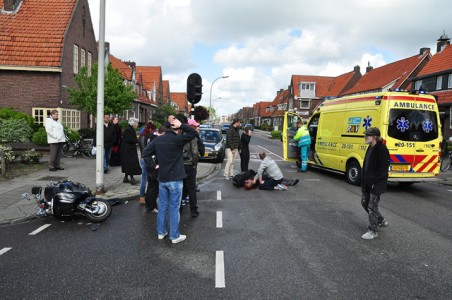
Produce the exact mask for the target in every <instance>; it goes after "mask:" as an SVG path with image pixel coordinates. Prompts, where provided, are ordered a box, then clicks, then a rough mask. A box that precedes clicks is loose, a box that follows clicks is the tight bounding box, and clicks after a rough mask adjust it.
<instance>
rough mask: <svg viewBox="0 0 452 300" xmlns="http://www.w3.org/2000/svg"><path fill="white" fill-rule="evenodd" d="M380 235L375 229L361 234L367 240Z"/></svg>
mask: <svg viewBox="0 0 452 300" xmlns="http://www.w3.org/2000/svg"><path fill="white" fill-rule="evenodd" d="M377 236H378V232H376V231H373V230H367V232H366V233H365V234H363V235H362V236H361V238H363V239H365V240H371V239H374V238H376V237H377Z"/></svg>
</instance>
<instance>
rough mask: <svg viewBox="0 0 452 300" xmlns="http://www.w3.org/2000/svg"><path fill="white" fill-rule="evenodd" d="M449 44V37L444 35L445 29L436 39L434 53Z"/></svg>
mask: <svg viewBox="0 0 452 300" xmlns="http://www.w3.org/2000/svg"><path fill="white" fill-rule="evenodd" d="M447 45H450V38H449V37H448V36H447V35H446V31H443V34H442V35H441V36H440V37H439V39H437V40H436V53H438V52H441V51H442V50H443V49H444V48H446V47H447Z"/></svg>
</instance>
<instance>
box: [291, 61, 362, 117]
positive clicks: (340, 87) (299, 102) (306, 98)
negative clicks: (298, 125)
mask: <svg viewBox="0 0 452 300" xmlns="http://www.w3.org/2000/svg"><path fill="white" fill-rule="evenodd" d="M360 78H361V71H360V67H359V66H355V67H354V69H353V71H351V72H348V73H345V74H342V75H339V76H337V77H329V76H308V75H292V78H291V80H290V85H289V95H288V97H289V99H288V104H289V105H288V108H287V109H288V110H289V111H295V112H297V113H298V114H299V115H301V116H302V117H303V119H305V120H307V119H309V117H310V116H311V114H312V112H313V110H314V109H315V108H316V107H317V106H318V105H319V104H320V103H321V102H322V101H324V100H325V99H329V98H335V97H338V96H339V95H341V94H343V93H345V92H346V91H347V90H349V89H350V88H352V87H353V86H354V85H355V84H356V82H358V81H359V80H360Z"/></svg>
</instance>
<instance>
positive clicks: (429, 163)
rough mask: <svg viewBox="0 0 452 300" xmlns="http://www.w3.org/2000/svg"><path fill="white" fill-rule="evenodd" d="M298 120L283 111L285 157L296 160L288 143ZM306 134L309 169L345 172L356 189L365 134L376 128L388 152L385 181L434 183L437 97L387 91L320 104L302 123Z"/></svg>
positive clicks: (437, 157)
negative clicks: (308, 143)
mask: <svg viewBox="0 0 452 300" xmlns="http://www.w3.org/2000/svg"><path fill="white" fill-rule="evenodd" d="M300 119H301V116H300V115H298V114H297V113H296V112H286V113H285V116H284V124H283V133H282V135H283V151H284V159H285V160H288V161H297V160H298V159H299V153H300V152H299V149H298V147H297V144H296V143H294V141H292V138H293V136H294V135H295V133H296V131H297V128H296V122H297V121H298V120H300ZM307 126H308V129H309V133H310V135H311V148H310V151H309V158H308V165H309V166H310V167H316V168H322V169H325V170H329V171H333V172H340V173H343V174H345V176H346V179H347V181H348V182H349V183H351V184H354V185H359V184H360V181H361V175H362V174H361V172H362V166H363V160H364V156H365V153H366V149H367V147H368V146H367V145H366V144H365V142H364V132H365V130H366V129H367V128H369V127H378V128H379V129H380V131H381V138H382V139H383V143H385V144H386V146H387V147H388V150H389V154H390V166H389V170H388V172H389V173H388V174H389V179H388V181H390V182H399V183H400V184H401V185H411V184H412V183H415V182H423V181H437V180H438V179H437V176H438V173H439V168H440V149H441V141H442V137H441V125H440V118H439V112H438V105H437V103H436V99H435V98H434V97H433V96H431V95H426V94H422V93H419V92H410V93H408V92H406V91H389V92H381V93H373V94H363V95H359V96H350V97H343V98H336V99H332V100H325V101H324V102H323V103H322V104H321V105H320V106H319V108H317V109H316V111H315V112H314V113H313V114H312V116H311V118H309V121H308V123H307Z"/></svg>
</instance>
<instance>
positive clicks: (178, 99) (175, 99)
mask: <svg viewBox="0 0 452 300" xmlns="http://www.w3.org/2000/svg"><path fill="white" fill-rule="evenodd" d="M170 99H171V105H172V106H173V107H174V108H175V109H176V111H177V112H178V113H182V114H184V115H186V116H188V115H189V107H188V100H187V93H183V92H180V93H174V92H173V93H170Z"/></svg>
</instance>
